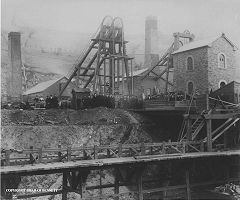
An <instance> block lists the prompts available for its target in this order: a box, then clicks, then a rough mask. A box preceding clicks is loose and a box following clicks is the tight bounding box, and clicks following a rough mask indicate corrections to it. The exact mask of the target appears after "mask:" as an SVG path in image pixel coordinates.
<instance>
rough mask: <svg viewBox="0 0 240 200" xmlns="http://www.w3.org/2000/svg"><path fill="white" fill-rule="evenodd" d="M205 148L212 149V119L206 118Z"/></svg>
mask: <svg viewBox="0 0 240 200" xmlns="http://www.w3.org/2000/svg"><path fill="white" fill-rule="evenodd" d="M206 122H207V150H208V151H212V120H211V119H207V120H206Z"/></svg>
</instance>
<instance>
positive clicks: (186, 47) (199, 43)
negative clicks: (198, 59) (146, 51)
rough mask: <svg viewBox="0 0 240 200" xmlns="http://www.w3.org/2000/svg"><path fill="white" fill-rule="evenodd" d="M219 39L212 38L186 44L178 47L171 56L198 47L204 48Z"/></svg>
mask: <svg viewBox="0 0 240 200" xmlns="http://www.w3.org/2000/svg"><path fill="white" fill-rule="evenodd" d="M218 38H219V37H213V38H208V39H204V40H197V41H194V42H189V43H188V44H185V45H183V46H182V47H180V48H179V49H178V50H177V51H174V52H173V53H172V54H177V53H180V52H184V51H188V50H191V49H196V48H200V47H205V46H211V45H212V43H213V42H214V41H215V40H217V39H218Z"/></svg>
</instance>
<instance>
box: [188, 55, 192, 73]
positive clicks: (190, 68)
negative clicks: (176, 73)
mask: <svg viewBox="0 0 240 200" xmlns="http://www.w3.org/2000/svg"><path fill="white" fill-rule="evenodd" d="M187 70H188V71H192V70H193V57H192V56H189V57H187Z"/></svg>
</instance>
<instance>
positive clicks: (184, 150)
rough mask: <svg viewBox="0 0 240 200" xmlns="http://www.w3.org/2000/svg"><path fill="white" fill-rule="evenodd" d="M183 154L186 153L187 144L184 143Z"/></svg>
mask: <svg viewBox="0 0 240 200" xmlns="http://www.w3.org/2000/svg"><path fill="white" fill-rule="evenodd" d="M183 153H186V142H183Z"/></svg>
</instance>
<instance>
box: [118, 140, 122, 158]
mask: <svg viewBox="0 0 240 200" xmlns="http://www.w3.org/2000/svg"><path fill="white" fill-rule="evenodd" d="M118 156H119V157H121V156H122V144H121V143H120V144H119V146H118Z"/></svg>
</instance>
